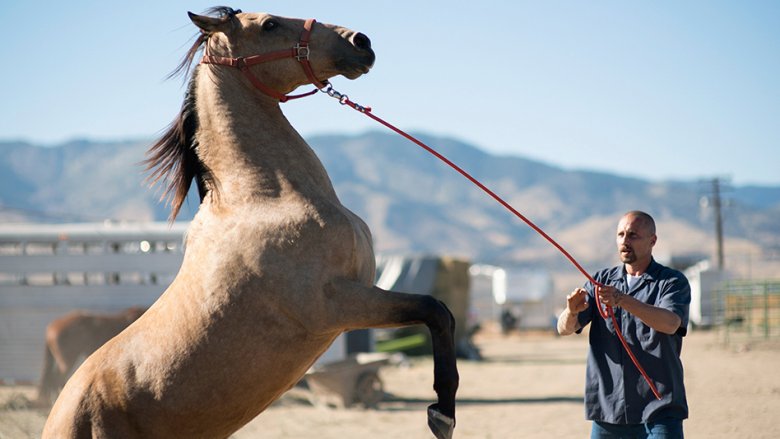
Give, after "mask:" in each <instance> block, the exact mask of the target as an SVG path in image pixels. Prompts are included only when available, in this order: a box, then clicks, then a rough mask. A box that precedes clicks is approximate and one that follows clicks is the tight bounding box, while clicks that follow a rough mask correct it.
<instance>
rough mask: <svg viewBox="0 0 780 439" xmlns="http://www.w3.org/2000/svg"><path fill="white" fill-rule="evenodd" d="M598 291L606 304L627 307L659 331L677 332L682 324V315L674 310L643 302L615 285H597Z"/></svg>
mask: <svg viewBox="0 0 780 439" xmlns="http://www.w3.org/2000/svg"><path fill="white" fill-rule="evenodd" d="M596 293H597V294H598V295H599V299H601V301H602V302H603V303H604V304H605V305H609V306H619V307H621V308H623V309H625V310H626V311H628V312H629V313H631V314H633V315H635V316H636V317H637V318H638V319H639V320H641V321H642V322H644V323H645V324H646V325H647V326H649V327H651V328H653V329H655V330H656V331H658V332H663V333H664V334H670V335H671V334H674V333H675V332H677V330H678V329H679V328H680V325H681V324H682V319H681V318H680V316H678V315H677V314H675V313H673V312H672V311H669V310H668V309H664V308H659V307H657V306H653V305H650V304H647V303H644V302H641V301H639V300H637V299H635V298H633V297H631V296H629V295H627V294H623V293H621V292H620V291H618V290H617V289H616V288H614V287H610V286H604V287H597V288H596Z"/></svg>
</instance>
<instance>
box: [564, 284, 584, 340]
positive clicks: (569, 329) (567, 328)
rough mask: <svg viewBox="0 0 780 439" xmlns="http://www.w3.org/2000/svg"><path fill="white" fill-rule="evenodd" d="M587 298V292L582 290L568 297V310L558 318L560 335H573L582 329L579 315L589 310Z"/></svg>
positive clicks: (577, 290) (579, 289)
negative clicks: (578, 318)
mask: <svg viewBox="0 0 780 439" xmlns="http://www.w3.org/2000/svg"><path fill="white" fill-rule="evenodd" d="M587 297H588V293H587V291H585V290H584V289H582V288H577V289H576V290H574V291H573V292H572V293H571V294H569V295H568V296H566V309H564V310H563V312H561V315H560V316H558V325H557V327H558V334H560V335H571V334H574V333H575V332H577V331H578V330H579V329H580V328H581V326H580V322H579V321H578V320H577V315H578V314H579V313H580V312H582V311H585V310H586V309H588V301H587Z"/></svg>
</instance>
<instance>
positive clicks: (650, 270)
mask: <svg viewBox="0 0 780 439" xmlns="http://www.w3.org/2000/svg"><path fill="white" fill-rule="evenodd" d="M615 268H616V269H615V270H612V275H611V276H610V279H611V280H613V281H616V280H621V279H625V278H626V266H625V264H623V265H619V266H617V267H615ZM660 268H661V264H659V263H658V262H655V258H652V257H651V258H650V265H648V266H647V270H645V272H644V273H642V276H640V279H647V280H651V281H652V280H655V277H656V275H657V274H658V270H659V269H660Z"/></svg>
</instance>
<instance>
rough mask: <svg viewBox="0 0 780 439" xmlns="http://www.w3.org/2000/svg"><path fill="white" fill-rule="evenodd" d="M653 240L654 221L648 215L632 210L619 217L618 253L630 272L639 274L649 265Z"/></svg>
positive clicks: (654, 237)
mask: <svg viewBox="0 0 780 439" xmlns="http://www.w3.org/2000/svg"><path fill="white" fill-rule="evenodd" d="M655 242H656V236H655V221H654V220H653V217H651V216H650V215H648V214H646V213H645V212H642V211H638V210H634V211H631V212H628V213H626V214H625V215H623V218H621V219H620V223H618V227H617V248H618V254H619V256H620V260H621V261H623V263H624V264H626V269H627V270H628V272H629V273H630V274H641V273H643V272H644V270H645V269H646V268H647V267H648V265H650V261H651V260H652V257H653V246H654V245H655Z"/></svg>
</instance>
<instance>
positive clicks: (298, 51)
mask: <svg viewBox="0 0 780 439" xmlns="http://www.w3.org/2000/svg"><path fill="white" fill-rule="evenodd" d="M316 22H317V20H315V19H313V18H309V19H308V20H306V22H305V23H304V25H303V32H302V33H301V39H300V41H299V42H298V43H297V44H296V45H295V46H293V47H292V48H290V49H286V50H277V51H275V52H270V53H265V54H262V55H254V56H247V57H240V58H226V57H222V56H213V55H209V54H208V53H205V54H204V55H203V59H202V60H201V61H200V62H201V64H219V65H223V66H230V67H235V68H237V69H239V70H241V71H242V72H243V73H244V76H246V77H247V79H249V81H250V82H251V83H252V84H253V85H254V86H255V87H256V88H257V89H258V90H260V91H262V92H263V93H265V94H267V95H268V96H271V97H272V98H275V99H278V100H279V102H287V101H288V100H290V99H298V98H302V97H306V96H311V95H313V94H314V93H317V91H318V90H319V89H322V88H325V86H326V85H327V84H328V81H320V80H319V79H317V77H316V76H315V75H314V70H312V68H311V63H310V62H309V52H310V51H311V49H309V38H310V37H311V30H312V27H313V26H314V23H316ZM206 51H208V46H206ZM286 58H295V59H296V60H298V62H300V63H301V66H302V67H303V71H304V72H305V73H306V77H307V78H309V81H311V83H312V84H314V86H315V87H317V89H315V90H312V91H310V92H307V93H303V94H299V95H284V94H282V93H279V92H278V91H276V90H274V89H272V88H271V87H269V86H267V85H265V84H263V83H262V82H260V80H259V79H258V78H257V76H255V75H254V74H253V73H252V71H251V70H249V67H251V66H253V65H255V64H261V63H264V62H268V61H275V60H278V59H286Z"/></svg>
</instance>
